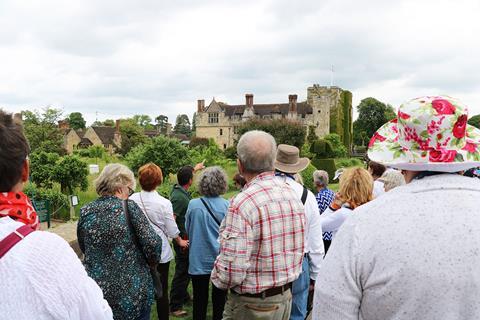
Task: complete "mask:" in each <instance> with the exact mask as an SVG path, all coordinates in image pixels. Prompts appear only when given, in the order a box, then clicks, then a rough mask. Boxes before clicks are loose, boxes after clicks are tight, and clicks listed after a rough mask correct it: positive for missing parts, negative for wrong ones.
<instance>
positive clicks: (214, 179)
mask: <svg viewBox="0 0 480 320" xmlns="http://www.w3.org/2000/svg"><path fill="white" fill-rule="evenodd" d="M227 188H228V178H227V174H226V173H225V171H224V170H223V169H222V168H220V167H210V168H207V169H205V170H204V171H203V172H202V174H201V175H200V177H199V178H198V192H199V193H200V194H201V195H204V196H207V197H217V196H219V195H221V194H224V193H225V192H227Z"/></svg>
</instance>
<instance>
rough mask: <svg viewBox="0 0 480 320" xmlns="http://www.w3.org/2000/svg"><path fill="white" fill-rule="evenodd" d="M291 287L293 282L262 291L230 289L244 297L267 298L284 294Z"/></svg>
mask: <svg viewBox="0 0 480 320" xmlns="http://www.w3.org/2000/svg"><path fill="white" fill-rule="evenodd" d="M291 288H292V283H291V282H290V283H287V284H284V285H283V286H280V287H275V288H270V289H267V290H265V291H262V292H260V293H238V292H235V291H233V289H230V292H231V293H233V294H236V295H238V296H242V297H249V298H262V299H265V298H268V297H273V296H276V295H277V294H283V293H284V292H285V291H288V290H290V289H291Z"/></svg>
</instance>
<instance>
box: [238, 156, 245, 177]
mask: <svg viewBox="0 0 480 320" xmlns="http://www.w3.org/2000/svg"><path fill="white" fill-rule="evenodd" d="M237 168H238V172H239V173H240V174H241V175H243V173H244V171H243V165H242V163H241V162H240V159H237Z"/></svg>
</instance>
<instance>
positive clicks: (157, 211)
mask: <svg viewBox="0 0 480 320" xmlns="http://www.w3.org/2000/svg"><path fill="white" fill-rule="evenodd" d="M138 182H140V186H141V187H142V191H141V192H137V193H134V194H133V195H131V196H130V200H133V201H135V203H136V204H137V205H138V206H139V207H140V209H142V211H143V213H144V214H145V216H146V217H147V219H148V220H149V221H150V225H151V226H152V228H153V229H154V230H155V232H156V233H157V234H158V235H159V236H160V238H162V257H161V259H160V263H159V264H158V272H159V274H160V280H161V282H162V290H163V294H162V297H161V298H159V299H158V298H157V315H158V319H168V316H169V304H168V271H169V267H170V260H172V259H173V252H172V248H171V247H170V242H169V240H168V238H172V239H175V241H176V242H177V244H178V245H179V246H180V247H181V248H183V249H186V248H187V247H188V240H183V239H182V238H181V237H180V231H179V230H178V227H177V223H176V222H175V218H174V217H173V209H172V203H171V202H170V201H169V200H168V199H165V198H164V197H162V196H161V195H160V194H159V193H158V192H157V190H155V189H156V188H157V187H158V186H159V185H160V184H162V182H163V174H162V169H160V167H159V166H157V165H156V164H154V163H148V164H146V165H144V166H142V167H141V168H140V169H138Z"/></svg>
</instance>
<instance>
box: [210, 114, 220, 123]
mask: <svg viewBox="0 0 480 320" xmlns="http://www.w3.org/2000/svg"><path fill="white" fill-rule="evenodd" d="M208 123H218V113H209V114H208Z"/></svg>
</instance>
